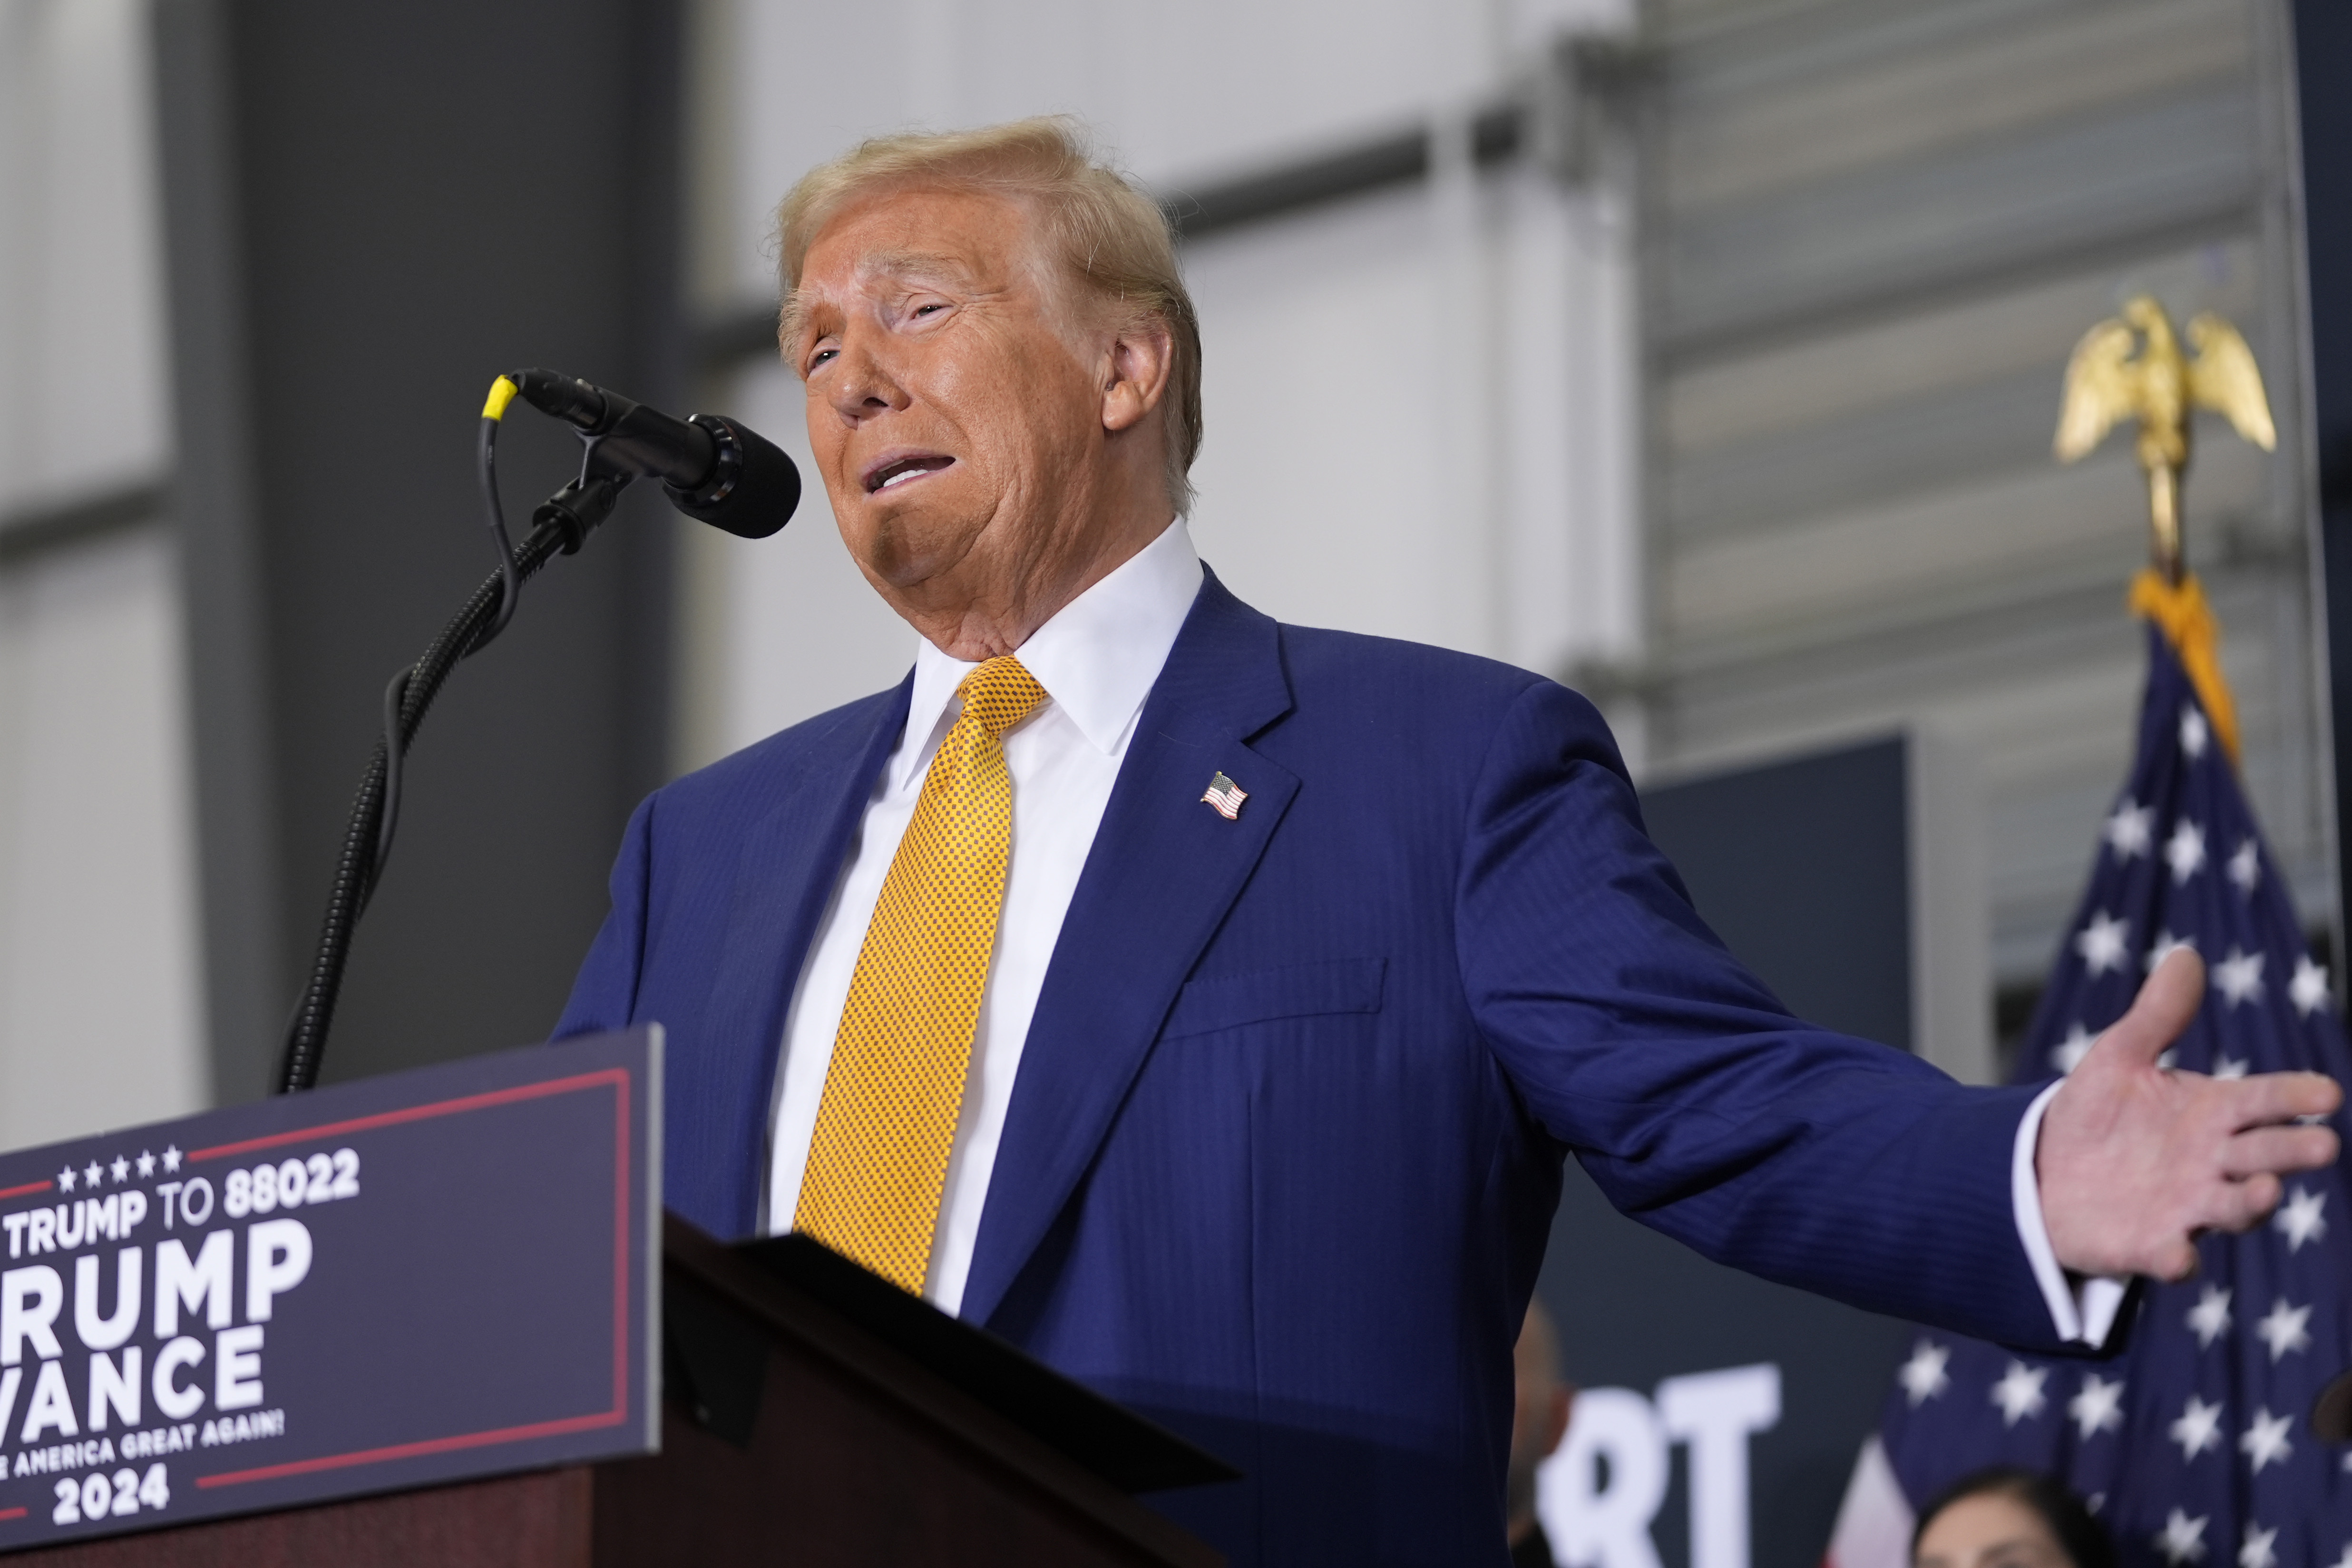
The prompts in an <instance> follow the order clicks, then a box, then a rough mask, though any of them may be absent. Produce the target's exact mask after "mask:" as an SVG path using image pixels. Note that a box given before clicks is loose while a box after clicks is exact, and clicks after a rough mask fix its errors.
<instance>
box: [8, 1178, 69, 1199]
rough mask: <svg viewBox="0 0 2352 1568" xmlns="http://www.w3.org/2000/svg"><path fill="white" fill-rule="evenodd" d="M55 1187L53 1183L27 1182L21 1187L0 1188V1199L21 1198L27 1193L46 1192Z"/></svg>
mask: <svg viewBox="0 0 2352 1568" xmlns="http://www.w3.org/2000/svg"><path fill="white" fill-rule="evenodd" d="M55 1185H56V1184H55V1183H53V1182H46V1181H28V1182H26V1184H25V1185H24V1186H0V1198H11V1197H24V1196H25V1195H26V1193H28V1192H47V1191H48V1190H49V1188H50V1187H51V1186H55Z"/></svg>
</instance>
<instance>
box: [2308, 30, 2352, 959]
mask: <svg viewBox="0 0 2352 1568" xmlns="http://www.w3.org/2000/svg"><path fill="white" fill-rule="evenodd" d="M2294 31H2295V39H2294V47H2295V76H2296V80H2297V87H2298V89H2299V91H2298V96H2299V98H2300V100H2301V101H2300V108H2301V141H2302V159H2301V163H2302V168H2301V171H2300V172H2301V175H2302V185H2303V200H2302V204H2301V205H2302V209H2303V224H2304V246H2305V250H2304V256H2305V286H2306V287H2307V290H2308V298H2309V303H2310V329H2311V340H2310V341H2311V360H2310V371H2311V382H2312V385H2311V393H2312V398H2311V403H2312V423H2313V427H2314V434H2315V437H2316V440H2315V444H2314V447H2313V451H2314V454H2315V460H2316V465H2317V468H2318V476H2319V532H2320V550H2321V554H2322V558H2323V561H2324V583H2325V591H2326V617H2327V627H2326V630H2327V672H2328V685H2329V692H2330V695H2329V706H2330V710H2331V712H2330V716H2331V718H2332V719H2333V722H2334V728H2335V740H2336V747H2335V756H2336V854H2337V857H2338V860H2337V871H2336V886H2337V888H2338V889H2339V897H2346V896H2352V750H2347V747H2352V93H2347V91H2346V90H2345V84H2346V83H2347V82H2352V9H2348V8H2347V7H2346V6H2345V5H2342V4H2341V0H2295V5H2294ZM2345 960H2346V955H2343V954H2340V953H2339V954H2338V955H2337V956H2336V967H2338V969H2339V970H2340V969H2342V968H2344V967H2345Z"/></svg>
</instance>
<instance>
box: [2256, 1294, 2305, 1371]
mask: <svg viewBox="0 0 2352 1568" xmlns="http://www.w3.org/2000/svg"><path fill="white" fill-rule="evenodd" d="M2310 1322H2311V1309H2310V1308H2309V1307H2308V1306H2301V1307H2298V1306H2295V1305H2294V1304H2293V1303H2291V1302H2290V1301H2288V1300H2287V1299H2286V1298H2285V1297H2284V1296H2281V1297H2280V1298H2279V1299H2278V1300H2277V1301H2273V1302H2272V1303H2271V1310H2270V1314H2269V1315H2268V1316H2267V1317H2265V1318H2263V1321H2262V1322H2258V1323H2256V1324H2255V1325H2254V1337H2256V1338H2257V1339H2259V1340H2261V1341H2262V1342H2263V1343H2264V1344H2266V1345H2268V1346H2270V1351H2271V1361H2272V1363H2273V1364H2276V1363H2277V1362H2278V1361H2280V1360H2281V1359H2282V1358H2284V1356H2286V1355H2288V1354H2301V1353H2302V1352H2304V1351H2306V1350H2309V1349H2310V1348H2311V1329H2310V1326H2309V1325H2310Z"/></svg>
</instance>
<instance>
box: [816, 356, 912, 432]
mask: <svg viewBox="0 0 2352 1568" xmlns="http://www.w3.org/2000/svg"><path fill="white" fill-rule="evenodd" d="M825 382H826V384H825V389H824V395H825V401H826V402H830V403H831V404H832V405H833V409H834V412H835V413H837V414H839V415H840V416H841V419H842V421H843V423H846V424H851V425H856V424H863V423H865V422H866V421H867V420H869V419H872V418H873V417H874V416H875V415H877V414H880V413H889V412H890V411H891V410H893V409H901V408H904V407H906V406H907V402H908V399H907V394H906V392H905V391H904V389H902V388H901V387H900V386H899V385H898V381H897V379H896V378H895V377H893V376H892V375H891V374H890V372H889V370H888V368H887V366H885V365H884V364H883V363H882V361H880V360H879V359H877V357H876V356H875V354H874V353H873V351H872V350H870V349H868V348H867V347H866V346H865V345H863V344H860V343H857V342H855V341H852V342H847V343H844V344H843V345H842V347H841V354H840V358H839V359H838V360H836V361H835V362H834V366H833V373H832V374H831V375H829V376H827V377H826V378H825Z"/></svg>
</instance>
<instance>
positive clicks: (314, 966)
mask: <svg viewBox="0 0 2352 1568" xmlns="http://www.w3.org/2000/svg"><path fill="white" fill-rule="evenodd" d="M573 541H574V530H573V529H572V528H571V527H569V526H567V525H566V524H564V523H562V522H559V521H551V522H547V523H542V524H541V525H540V526H539V527H538V528H533V529H532V530H531V533H530V538H526V539H525V540H524V541H523V543H522V548H521V549H518V550H516V551H515V552H513V554H512V555H511V556H509V558H508V561H507V563H506V564H505V565H504V566H503V567H502V568H501V570H499V571H497V572H494V573H492V574H491V575H490V577H489V578H488V580H486V581H484V582H483V584H482V585H481V586H480V587H479V588H478V589H476V590H475V591H474V593H473V597H472V598H470V599H468V600H467V601H466V607H465V608H464V609H463V610H460V611H459V612H457V615H456V617H455V618H453V619H452V620H451V621H450V622H449V623H448V624H447V625H446V626H445V627H443V628H442V629H441V634H440V635H439V636H438V637H436V638H435V639H434V640H433V643H432V645H431V646H429V647H427V648H426V649H425V653H424V656H423V657H422V658H419V659H418V660H417V661H416V663H415V664H411V665H410V666H409V667H408V668H407V669H405V670H404V671H402V672H401V673H400V674H398V675H396V676H394V678H393V681H394V687H395V688H397V690H398V692H399V696H398V698H397V701H396V706H392V712H391V715H390V719H391V722H390V723H389V724H388V725H387V731H388V733H387V734H386V735H385V736H383V737H381V738H379V739H378V740H377V741H376V745H375V751H374V754H373V756H372V757H370V758H369V759H368V768H367V774H366V777H365V778H363V779H362V780H361V782H360V790H359V798H358V799H357V800H354V801H353V802H352V815H351V821H350V824H349V826H347V827H346V828H345V829H344V831H343V847H342V851H341V854H340V855H339V856H338V857H337V859H336V862H335V879H334V884H333V887H332V889H331V892H330V893H329V895H328V899H327V913H326V917H325V918H324V920H322V921H321V922H320V928H319V942H318V946H317V948H316V949H315V950H314V953H313V956H312V957H311V961H310V975H309V977H308V978H307V980H306V982H305V984H304V986H303V989H302V999H301V1000H300V1001H299V1003H297V1004H296V1006H295V1009H294V1017H293V1020H292V1021H291V1022H290V1023H289V1025H288V1027H287V1030H286V1050H285V1054H284V1057H283V1058H282V1060H281V1062H280V1065H279V1069H278V1092H279V1093H281V1094H285V1093H290V1092H294V1091H297V1090H302V1089H308V1088H310V1087H311V1086H312V1085H313V1084H314V1083H315V1082H317V1081H318V1077H319V1063H320V1057H321V1053H322V1051H323V1049H324V1046H325V1044H326V1039H327V1030H328V1029H329V1027H330V1026H331V1025H332V1023H333V1022H334V1009H335V997H336V993H337V992H338V991H339V990H340V989H341V986H342V977H343V967H344V964H345V962H346V961H347V960H348V959H349V957H350V956H351V944H352V929H353V928H354V927H355V926H356V925H358V923H359V917H360V915H361V913H362V911H364V910H365V909H366V908H367V904H368V900H369V899H370V898H371V897H373V895H374V893H375V888H376V883H377V881H378V879H379V878H381V876H382V875H383V852H384V851H386V850H388V849H389V847H390V837H389V835H388V834H386V833H385V832H384V831H383V828H384V825H385V822H384V819H385V817H386V815H387V813H386V807H387V805H388V804H390V803H391V802H390V801H389V800H388V786H389V784H390V781H391V779H392V778H393V776H394V775H393V769H392V768H391V766H390V761H391V758H392V756H393V755H394V752H395V751H397V752H400V753H405V752H406V750H407V749H408V746H409V744H410V743H411V742H412V741H414V740H415V738H416V731H417V727H418V726H420V725H422V724H423V723H424V722H425V714H426V712H427V711H428V710H430V709H431V707H432V706H433V699H434V698H435V697H436V696H438V695H440V692H441V685H442V683H443V682H445V681H446V680H447V679H448V678H449V672H450V671H452V670H454V669H456V668H457V664H458V661H460V660H462V659H464V658H466V657H467V655H469V654H472V653H479V652H480V651H481V650H482V649H483V648H484V647H485V646H487V645H488V643H489V642H490V640H491V639H492V638H494V637H496V636H497V635H498V634H499V632H500V631H502V630H504V628H505V624H506V619H507V618H506V617H505V616H503V615H501V614H500V613H499V612H500V610H501V608H505V607H510V606H511V605H512V603H513V593H512V591H511V588H513V587H520V585H521V583H522V582H523V581H524V580H527V579H529V578H530V577H532V576H533V575H535V574H536V573H537V572H538V571H539V570H540V568H541V567H543V566H545V565H546V564H547V562H548V560H549V559H551V557H553V556H554V555H555V554H557V553H558V552H559V551H561V550H562V549H565V548H566V546H567V544H572V543H573ZM574 548H576V545H575V546H574ZM510 585H511V587H510ZM386 697H387V700H388V705H389V704H390V701H391V693H390V692H387V693H386Z"/></svg>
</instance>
